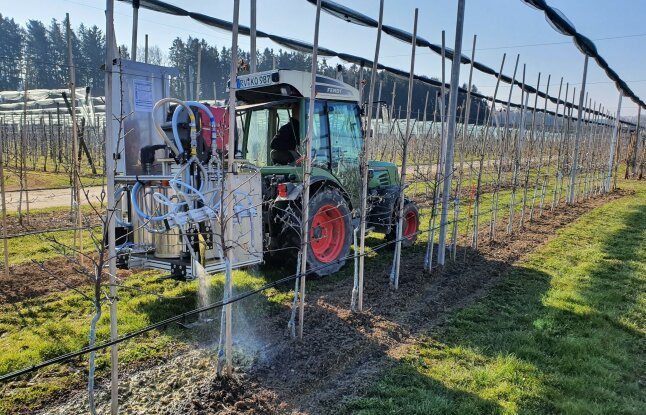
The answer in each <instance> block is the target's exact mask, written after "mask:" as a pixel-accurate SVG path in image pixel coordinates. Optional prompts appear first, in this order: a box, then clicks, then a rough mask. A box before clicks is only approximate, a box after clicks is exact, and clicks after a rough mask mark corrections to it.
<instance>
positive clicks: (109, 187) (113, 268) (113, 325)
mask: <svg viewBox="0 0 646 415" xmlns="http://www.w3.org/2000/svg"><path fill="white" fill-rule="evenodd" d="M113 23H114V0H106V1H105V41H106V42H105V44H106V54H105V98H106V99H105V114H106V119H107V122H106V123H105V156H106V157H105V171H106V193H107V203H108V205H107V212H106V221H105V226H107V228H108V229H107V231H108V232H107V233H108V278H109V283H110V340H112V341H114V340H116V339H117V337H119V333H118V330H117V298H118V297H117V280H116V275H117V257H116V247H115V235H114V224H115V222H114V215H115V207H116V206H115V198H114V168H115V159H116V154H115V153H114V146H113V139H114V136H113V128H112V127H113V119H112V59H113V57H114V56H115V53H114V26H113ZM110 356H111V359H110V369H111V384H110V388H111V390H110V398H111V401H110V410H111V413H112V415H117V414H118V413H119V363H118V349H117V345H116V344H115V345H113V346H111V347H110Z"/></svg>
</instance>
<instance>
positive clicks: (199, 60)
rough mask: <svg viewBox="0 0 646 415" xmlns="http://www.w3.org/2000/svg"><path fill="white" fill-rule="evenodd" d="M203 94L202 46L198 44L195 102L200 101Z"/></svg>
mask: <svg viewBox="0 0 646 415" xmlns="http://www.w3.org/2000/svg"><path fill="white" fill-rule="evenodd" d="M201 92H202V44H201V43H198V44H197V75H196V78H195V100H196V101H199V100H200V95H201Z"/></svg>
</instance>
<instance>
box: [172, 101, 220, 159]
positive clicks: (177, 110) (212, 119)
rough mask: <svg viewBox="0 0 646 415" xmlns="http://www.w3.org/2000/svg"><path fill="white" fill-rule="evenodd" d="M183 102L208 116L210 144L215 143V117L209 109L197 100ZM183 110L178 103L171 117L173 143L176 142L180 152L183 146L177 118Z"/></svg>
mask: <svg viewBox="0 0 646 415" xmlns="http://www.w3.org/2000/svg"><path fill="white" fill-rule="evenodd" d="M184 103H185V104H186V105H188V106H189V107H196V108H199V109H201V110H203V111H204V112H206V114H207V115H208V116H209V121H210V123H211V145H213V144H215V139H216V136H215V134H216V131H215V117H214V116H213V114H212V113H211V110H210V109H209V108H208V107H207V106H205V105H204V104H201V103H199V102H197V101H186V102H184ZM183 110H184V107H183V106H181V105H178V106H177V107H175V111H173V119H172V126H173V137H175V143H176V144H177V148H178V149H179V151H180V152H181V153H183V152H184V147H182V143H181V140H180V139H179V131H178V130H177V120H178V119H179V115H180V114H181V113H182V111H183Z"/></svg>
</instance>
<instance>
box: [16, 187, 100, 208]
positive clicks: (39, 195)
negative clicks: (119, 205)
mask: <svg viewBox="0 0 646 415" xmlns="http://www.w3.org/2000/svg"><path fill="white" fill-rule="evenodd" d="M83 190H84V191H85V192H87V194H88V197H87V198H88V199H89V200H90V201H91V202H92V203H97V204H98V203H99V202H100V198H101V191H102V190H103V186H88V187H85V188H83ZM71 192H72V189H71V188H66V189H46V190H31V191H29V209H46V208H54V207H64V206H70V199H71ZM5 195H6V200H7V212H16V211H17V210H18V205H19V202H20V192H19V191H12V192H6V193H5ZM23 197H24V195H23ZM84 199H86V198H85V197H81V203H84ZM22 209H23V211H24V210H25V209H26V203H25V201H24V200H23V201H22Z"/></svg>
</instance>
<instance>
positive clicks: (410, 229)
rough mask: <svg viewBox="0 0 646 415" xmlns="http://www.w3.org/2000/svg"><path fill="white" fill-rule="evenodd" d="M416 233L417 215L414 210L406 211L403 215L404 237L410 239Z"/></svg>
mask: <svg viewBox="0 0 646 415" xmlns="http://www.w3.org/2000/svg"><path fill="white" fill-rule="evenodd" d="M416 233H417V215H416V214H415V212H408V213H406V216H404V238H406V239H409V240H412V239H413V237H414V236H415V234H416Z"/></svg>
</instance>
